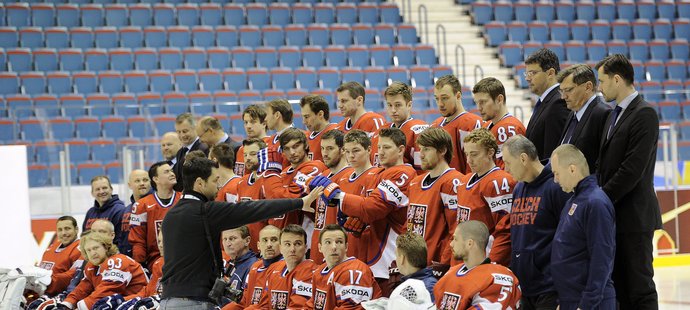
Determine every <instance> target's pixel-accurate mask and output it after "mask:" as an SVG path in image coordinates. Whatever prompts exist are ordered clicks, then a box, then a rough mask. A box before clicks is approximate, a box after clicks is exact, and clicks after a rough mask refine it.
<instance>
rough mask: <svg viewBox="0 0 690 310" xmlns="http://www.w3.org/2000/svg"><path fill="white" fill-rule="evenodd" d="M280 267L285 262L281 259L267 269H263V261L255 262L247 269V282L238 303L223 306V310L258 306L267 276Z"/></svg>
mask: <svg viewBox="0 0 690 310" xmlns="http://www.w3.org/2000/svg"><path fill="white" fill-rule="evenodd" d="M281 266H285V262H283V260H282V259H281V260H279V261H277V262H275V263H273V264H271V265H269V266H268V267H264V260H263V259H260V260H258V261H256V262H255V263H254V264H253V265H252V268H251V269H249V274H247V282H246V283H245V286H244V293H243V294H242V300H241V301H240V303H234V302H231V303H229V304H227V305H225V307H223V310H234V309H245V308H247V307H249V306H251V305H256V304H258V303H259V302H260V301H261V296H262V295H263V293H264V286H265V285H266V280H267V279H268V275H270V274H271V273H273V270H275V269H276V268H280V267H281Z"/></svg>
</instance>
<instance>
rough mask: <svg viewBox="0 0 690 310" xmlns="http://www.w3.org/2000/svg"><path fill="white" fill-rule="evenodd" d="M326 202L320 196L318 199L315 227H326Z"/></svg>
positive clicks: (320, 228) (319, 228)
mask: <svg viewBox="0 0 690 310" xmlns="http://www.w3.org/2000/svg"><path fill="white" fill-rule="evenodd" d="M327 207H328V206H327V205H326V202H325V201H324V200H323V199H321V198H319V199H317V200H316V211H315V212H314V229H317V230H322V229H323V228H324V227H326V208H327Z"/></svg>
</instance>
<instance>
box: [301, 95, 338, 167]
mask: <svg viewBox="0 0 690 310" xmlns="http://www.w3.org/2000/svg"><path fill="white" fill-rule="evenodd" d="M299 106H300V107H301V109H302V119H303V120H304V126H306V127H307V129H308V130H309V132H308V133H307V141H308V142H309V154H308V155H307V156H308V157H309V160H322V157H321V139H322V138H323V135H324V133H326V132H328V131H329V130H331V129H336V128H338V124H336V123H330V122H329V121H328V120H329V119H330V109H329V108H328V102H327V101H326V99H324V98H323V97H321V96H319V95H306V96H304V97H302V99H300V100H299Z"/></svg>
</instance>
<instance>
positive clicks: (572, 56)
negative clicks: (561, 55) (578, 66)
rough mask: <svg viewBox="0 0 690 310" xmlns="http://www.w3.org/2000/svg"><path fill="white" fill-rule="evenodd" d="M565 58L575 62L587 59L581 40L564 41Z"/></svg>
mask: <svg viewBox="0 0 690 310" xmlns="http://www.w3.org/2000/svg"><path fill="white" fill-rule="evenodd" d="M565 54H566V59H567V60H568V61H571V62H575V63H584V62H586V61H587V49H586V48H585V44H584V43H583V42H582V41H568V42H566V43H565Z"/></svg>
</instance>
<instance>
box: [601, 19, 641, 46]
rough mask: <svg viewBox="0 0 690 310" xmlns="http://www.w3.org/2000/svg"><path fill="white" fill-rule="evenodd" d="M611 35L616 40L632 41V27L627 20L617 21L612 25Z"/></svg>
mask: <svg viewBox="0 0 690 310" xmlns="http://www.w3.org/2000/svg"><path fill="white" fill-rule="evenodd" d="M592 31H594V29H592ZM611 33H612V35H613V39H614V40H621V41H628V40H630V39H632V26H631V25H630V22H629V21H627V20H621V19H617V20H615V21H614V22H612V23H611Z"/></svg>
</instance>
